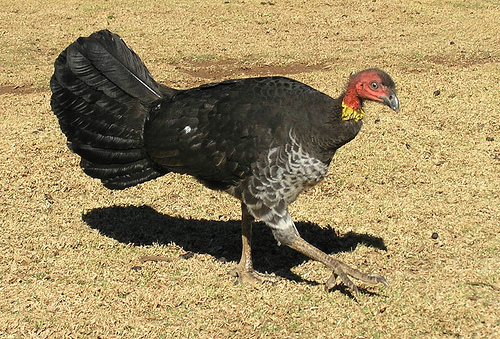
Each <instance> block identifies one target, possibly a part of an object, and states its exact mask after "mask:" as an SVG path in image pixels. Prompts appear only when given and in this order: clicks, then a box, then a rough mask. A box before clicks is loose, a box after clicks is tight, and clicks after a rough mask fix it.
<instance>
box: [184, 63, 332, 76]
mask: <svg viewBox="0 0 500 339" xmlns="http://www.w3.org/2000/svg"><path fill="white" fill-rule="evenodd" d="M176 67H177V69H178V70H179V71H180V72H182V73H185V74H188V75H189V76H191V77H193V78H203V79H208V80H217V79H226V78H228V77H257V76H280V75H281V76H293V75H296V74H301V73H310V72H314V71H321V70H326V69H328V68H329V67H328V66H325V65H307V64H301V63H297V64H291V65H286V66H273V65H256V64H253V65H251V64H242V63H241V62H240V61H237V60H224V61H206V62H200V63H191V64H186V65H184V63H181V66H176Z"/></svg>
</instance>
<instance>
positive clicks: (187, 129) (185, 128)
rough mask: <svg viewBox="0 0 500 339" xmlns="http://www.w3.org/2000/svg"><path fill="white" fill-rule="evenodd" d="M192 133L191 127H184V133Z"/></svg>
mask: <svg viewBox="0 0 500 339" xmlns="http://www.w3.org/2000/svg"><path fill="white" fill-rule="evenodd" d="M191 131H192V128H191V126H186V127H184V133H186V134H188V133H189V132H191Z"/></svg>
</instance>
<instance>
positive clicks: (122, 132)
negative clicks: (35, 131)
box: [50, 30, 165, 189]
mask: <svg viewBox="0 0 500 339" xmlns="http://www.w3.org/2000/svg"><path fill="white" fill-rule="evenodd" d="M50 88H51V90H52V97H51V102H50V103H51V107H52V110H53V111H54V113H55V114H56V116H57V117H58V119H59V125H60V127H61V130H62V131H63V133H64V134H65V135H66V137H67V138H68V146H69V147H70V149H71V150H72V151H73V152H75V153H77V154H78V155H80V156H81V157H82V161H81V166H82V168H83V169H84V171H85V173H87V174H88V175H90V176H92V177H94V178H99V179H101V181H102V182H103V184H104V185H105V186H106V187H108V188H112V189H123V188H126V187H130V186H134V185H137V184H139V183H141V182H144V181H148V180H151V179H154V178H156V177H158V176H160V175H163V174H165V172H164V171H162V169H161V168H159V167H158V166H157V165H155V163H154V162H153V161H152V160H151V159H150V157H149V156H148V154H147V153H146V151H145V149H144V135H143V134H144V123H145V122H146V120H147V119H148V112H149V109H150V107H151V105H152V104H153V103H154V102H155V101H157V100H159V99H161V98H162V92H164V91H165V88H163V87H162V86H161V85H159V84H158V83H156V82H155V81H154V80H153V78H152V76H151V74H150V73H149V71H148V70H147V68H146V66H145V65H144V64H143V63H142V61H141V60H140V59H139V57H138V56H137V55H136V54H135V53H134V52H133V51H132V50H131V49H130V48H129V47H128V46H127V45H126V44H125V43H124V42H123V40H122V39H121V38H120V37H119V36H118V35H116V34H113V33H111V32H109V31H107V30H103V31H99V32H96V33H94V34H92V35H90V36H89V37H87V38H79V39H78V40H76V41H75V42H74V43H72V44H71V45H70V46H69V47H68V48H67V49H66V50H64V51H63V52H62V53H61V54H60V55H59V57H58V58H57V60H56V61H55V64H54V75H53V76H52V78H51V80H50Z"/></svg>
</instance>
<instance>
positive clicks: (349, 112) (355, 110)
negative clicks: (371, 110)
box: [341, 87, 365, 122]
mask: <svg viewBox="0 0 500 339" xmlns="http://www.w3.org/2000/svg"><path fill="white" fill-rule="evenodd" d="M364 115H365V112H364V111H363V105H362V104H361V100H360V99H359V96H358V93H357V92H356V89H355V88H351V87H349V88H347V91H346V93H345V95H344V98H343V99H342V115H341V118H342V120H344V121H348V120H354V121H355V122H358V121H360V120H361V119H363V117H364Z"/></svg>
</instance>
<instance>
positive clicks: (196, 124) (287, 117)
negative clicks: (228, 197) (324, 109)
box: [145, 77, 326, 189]
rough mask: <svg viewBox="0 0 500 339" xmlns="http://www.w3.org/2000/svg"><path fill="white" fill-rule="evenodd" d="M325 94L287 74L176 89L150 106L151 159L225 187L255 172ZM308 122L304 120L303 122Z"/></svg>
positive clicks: (148, 141)
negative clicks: (259, 160) (261, 160)
mask: <svg viewBox="0 0 500 339" xmlns="http://www.w3.org/2000/svg"><path fill="white" fill-rule="evenodd" d="M317 97H321V98H323V97H326V96H325V95H324V94H321V93H320V92H318V91H316V90H314V89H312V88H311V87H309V86H307V85H304V84H302V83H300V82H298V81H294V80H291V79H288V78H282V77H267V78H251V79H241V80H229V81H225V82H222V83H217V84H210V85H204V86H201V87H198V88H194V89H190V90H186V91H182V92H179V93H177V94H176V95H175V96H174V97H173V98H172V99H170V100H164V101H162V102H161V103H159V105H158V106H157V107H155V108H153V109H152V111H151V117H150V120H149V121H148V122H147V123H146V127H145V143H146V149H147V151H148V153H149V155H150V156H151V158H152V159H153V160H154V161H155V162H157V163H158V164H160V165H161V166H163V167H165V168H167V169H168V170H170V171H175V172H179V173H187V174H190V175H193V176H194V177H196V178H198V179H199V180H201V181H202V182H204V183H205V184H206V185H207V186H209V187H211V188H219V189H226V188H227V187H229V186H231V185H234V184H236V183H237V182H239V181H240V180H241V179H242V178H244V177H246V176H248V175H249V174H250V173H251V169H252V164H253V163H254V162H255V161H256V159H257V158H258V157H259V156H262V154H263V153H264V152H266V151H267V150H269V149H270V148H272V147H276V146H279V145H284V144H285V143H286V142H287V140H288V138H289V132H290V129H291V127H292V126H294V128H295V127H296V126H298V125H300V124H301V119H302V120H303V119H304V118H307V114H308V112H307V110H308V109H309V110H310V109H311V107H312V105H314V104H313V102H314V100H317ZM302 122H303V121H302Z"/></svg>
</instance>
